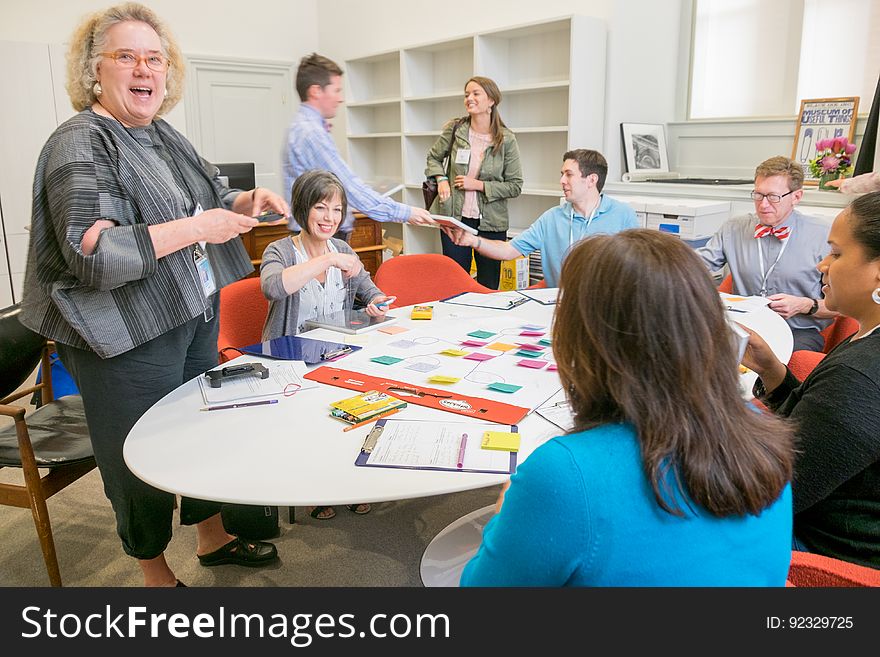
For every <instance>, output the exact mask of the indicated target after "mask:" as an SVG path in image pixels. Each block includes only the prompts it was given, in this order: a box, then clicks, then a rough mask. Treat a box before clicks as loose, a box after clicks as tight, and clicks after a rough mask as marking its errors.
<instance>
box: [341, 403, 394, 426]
mask: <svg viewBox="0 0 880 657" xmlns="http://www.w3.org/2000/svg"><path fill="white" fill-rule="evenodd" d="M398 412H400V409H399V408H395V409H394V410H393V411H388V412H387V413H382V414H381V415H377V416H376V417H371V418H370V419H369V420H364V421H363V422H358V423H357V424H352V425H351V426H350V427H345V429H343V431H351V430H352V429H357V428H358V427H362V426H364V425H366V424H369V423H370V422H375V421H376V420H381V419H382V418H383V417H388V416H389V415H394V414H395V413H398Z"/></svg>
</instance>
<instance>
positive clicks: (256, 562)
mask: <svg viewBox="0 0 880 657" xmlns="http://www.w3.org/2000/svg"><path fill="white" fill-rule="evenodd" d="M198 557H199V563H200V564H202V565H203V566H221V565H223V564H234V565H236V566H247V567H249V568H259V567H261V566H267V565H269V564H270V563H272V562H273V561H275V560H276V559H277V558H278V550H277V548H276V547H275V546H274V545H272V544H271V543H266V542H264V541H246V540H244V539H242V538H238V537H236V538H234V539H232V540H231V541H229V542H228V543H227V544H226V545H224V546H223V547H221V548H219V549H217V550H214V551H213V552H210V553H208V554H200V555H198Z"/></svg>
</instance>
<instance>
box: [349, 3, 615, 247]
mask: <svg viewBox="0 0 880 657" xmlns="http://www.w3.org/2000/svg"><path fill="white" fill-rule="evenodd" d="M605 39H606V31H605V24H604V22H603V21H601V20H600V19H596V18H590V17H585V16H567V17H564V18H558V19H554V20H550V21H543V22H540V23H530V24H526V25H518V26H514V27H510V28H504V29H499V30H493V31H488V32H480V33H476V34H470V35H465V36H462V37H457V38H453V39H447V40H445V41H439V42H435V43H427V44H422V45H416V46H412V47H407V48H401V49H399V50H395V51H390V52H384V53H378V54H374V55H369V56H366V57H360V58H357V59H352V60H349V61H347V62H346V75H345V77H344V79H345V81H346V84H347V85H348V89H347V97H348V101H349V102H348V103H347V108H348V117H347V122H346V123H347V138H348V147H349V154H350V158H351V163H352V166H353V167H354V170H355V171H357V172H358V174H359V175H361V176H362V177H363V178H364V179H365V180H383V179H394V180H399V181H401V182H403V183H405V184H406V189H405V190H404V192H403V193H402V195H401V196H400V197H399V198H400V200H402V201H403V202H404V203H408V204H410V205H418V206H421V205H423V200H422V192H421V185H422V181H423V180H424V177H425V176H424V171H425V157H426V155H427V153H428V150H429V149H430V148H431V146H432V145H433V143H434V142H435V141H436V139H437V137H438V136H439V135H440V130H441V128H442V126H443V125H444V124H445V123H446V122H447V121H449V120H450V119H451V118H453V117H460V116H464V115H465V110H464V107H463V98H464V83H465V82H466V81H467V79H468V78H470V77H471V76H473V75H483V76H486V77H489V78H492V79H493V80H495V82H496V83H498V86H499V87H500V89H501V92H502V94H503V99H502V103H501V105H500V107H499V110H500V112H501V116H502V117H503V118H504V121H505V123H506V124H507V125H508V127H509V128H510V129H511V130H513V131H514V133H515V134H516V136H517V142H518V144H519V148H520V154H521V158H522V166H523V179H524V182H523V192H522V194H521V196H520V197H519V198H516V199H512V200H511V201H509V202H508V207H509V208H510V228H511V231H516V230H522V229H524V228H527V227H528V226H530V225H531V223H532V222H533V221H534V220H535V219H537V218H538V216H539V215H540V214H541V213H542V212H544V211H545V210H547V209H548V208H550V207H552V206H554V205H556V204H557V203H558V202H559V195H560V188H559V169H560V167H561V165H562V154H563V153H564V152H565V151H566V150H569V149H571V148H594V149H597V150H601V149H602V144H603V128H604V106H605ZM402 238H403V241H404V252H405V253H424V252H439V248H440V246H439V245H440V242H439V237H438V235H437V231H436V230H434V229H429V228H422V227H417V226H408V225H406V226H404V227H403V228H402Z"/></svg>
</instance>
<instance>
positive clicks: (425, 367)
mask: <svg viewBox="0 0 880 657" xmlns="http://www.w3.org/2000/svg"><path fill="white" fill-rule="evenodd" d="M439 367H440V366H439V365H437V364H436V363H413V364H412V365H407V366H406V369H408V370H415V371H416V372H430V371H432V370H436V369H438V368H439Z"/></svg>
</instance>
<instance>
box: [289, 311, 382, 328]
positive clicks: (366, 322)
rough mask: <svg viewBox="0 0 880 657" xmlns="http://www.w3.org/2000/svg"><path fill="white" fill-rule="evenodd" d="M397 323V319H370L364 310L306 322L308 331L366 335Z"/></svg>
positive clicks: (339, 313)
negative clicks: (317, 329)
mask: <svg viewBox="0 0 880 657" xmlns="http://www.w3.org/2000/svg"><path fill="white" fill-rule="evenodd" d="M396 321H397V318H396V317H389V316H388V315H385V316H384V317H370V316H369V315H368V314H367V313H365V312H364V311H363V310H350V311H348V312H338V313H334V314H333V315H328V316H324V317H315V318H314V319H307V320H306V321H305V324H304V326H305V328H306V329H313V328H325V329H330V330H331V331H339V332H340V333H364V332H365V331H372V330H373V329H376V328H379V327H380V326H382V325H384V324H392V323H394V322H396Z"/></svg>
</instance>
